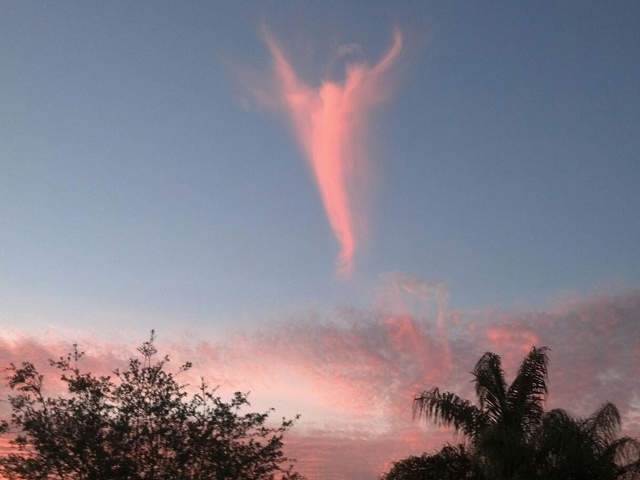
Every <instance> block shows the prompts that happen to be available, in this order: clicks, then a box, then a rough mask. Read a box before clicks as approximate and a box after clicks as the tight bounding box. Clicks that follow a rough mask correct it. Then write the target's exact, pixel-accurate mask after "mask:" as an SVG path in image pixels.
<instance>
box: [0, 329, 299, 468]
mask: <svg viewBox="0 0 640 480" xmlns="http://www.w3.org/2000/svg"><path fill="white" fill-rule="evenodd" d="M138 352H139V353H140V356H139V357H138V358H131V359H130V360H129V362H128V365H127V368H126V369H125V370H122V371H120V370H115V371H114V372H113V375H112V376H96V375H93V374H92V373H86V372H82V371H81V370H80V369H79V367H78V363H79V361H80V360H81V358H82V356H83V353H82V352H80V351H78V350H77V348H76V347H74V351H73V352H71V353H70V354H68V355H67V356H64V357H61V358H59V359H58V360H55V361H51V365H52V366H53V367H55V368H56V369H57V370H58V371H59V372H60V380H61V381H62V382H63V383H64V384H65V386H66V393H65V394H64V395H60V396H54V397H51V396H46V395H45V393H44V376H43V375H42V374H41V373H39V371H38V370H37V369H36V367H35V366H34V365H33V364H31V363H29V362H23V363H22V364H21V365H20V366H16V365H11V368H10V376H9V379H8V380H9V386H10V387H11V389H12V390H13V392H14V393H13V394H12V395H11V396H10V397H9V403H10V406H11V409H12V415H11V419H10V421H8V422H4V424H3V429H4V431H5V435H10V431H15V432H16V433H15V435H10V436H11V440H10V443H11V444H12V446H13V452H12V453H9V454H7V455H5V456H3V457H2V458H0V473H2V475H4V477H5V478H8V479H24V480H32V479H33V480H35V479H39V480H44V479H47V480H50V479H51V480H62V479H67V480H94V479H95V480H108V479H127V480H138V479H145V480H170V479H171V480H214V479H215V480H230V479H246V480H267V479H276V478H281V479H294V478H301V477H299V476H298V475H297V474H296V473H294V472H293V471H292V467H291V465H290V462H289V460H288V459H287V458H286V457H285V456H284V454H283V451H282V448H283V435H284V434H285V432H286V431H287V430H288V429H289V428H290V427H291V426H292V424H293V420H288V419H282V421H281V422H280V423H279V424H277V425H276V426H270V422H269V415H270V413H271V411H267V412H261V413H255V412H245V410H246V408H247V407H248V406H249V402H248V399H247V395H246V394H243V393H235V395H233V397H232V398H231V399H230V400H228V401H224V400H223V399H222V398H220V397H219V396H218V395H216V390H215V389H212V388H210V387H209V386H207V385H206V384H205V383H204V381H203V382H202V384H201V385H200V388H199V389H198V391H197V392H196V393H189V391H188V389H187V386H186V385H183V384H180V383H179V382H178V380H177V378H176V375H178V374H179V373H180V372H184V371H186V370H189V369H190V368H191V364H189V363H187V364H185V365H182V366H181V367H180V368H179V369H178V370H177V372H176V373H172V372H170V371H169V370H168V364H169V358H168V357H166V356H165V357H162V358H160V359H157V351H156V347H155V345H154V334H153V332H152V334H151V338H150V339H149V340H148V341H147V342H144V343H143V344H142V346H141V347H139V349H138Z"/></svg>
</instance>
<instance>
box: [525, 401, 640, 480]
mask: <svg viewBox="0 0 640 480" xmlns="http://www.w3.org/2000/svg"><path fill="white" fill-rule="evenodd" d="M620 426H621V425H620V412H619V411H618V409H617V408H616V406H615V405H614V404H612V403H605V404H604V405H603V406H602V407H600V409H598V410H596V411H595V412H594V413H593V414H592V415H591V416H589V417H586V418H580V417H573V416H571V415H569V414H568V413H567V412H566V411H565V410H562V409H556V410H551V411H549V412H548V413H546V414H545V415H544V417H543V419H542V428H541V430H540V434H539V438H538V440H537V455H536V456H537V459H536V464H537V465H538V468H539V475H540V477H541V478H546V479H548V480H579V479H583V478H589V479H594V480H610V479H621V478H637V477H635V476H634V475H638V474H640V463H639V458H640V443H639V442H638V441H637V440H635V439H633V438H630V437H620V438H618V434H619V432H620Z"/></svg>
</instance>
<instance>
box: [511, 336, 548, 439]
mask: <svg viewBox="0 0 640 480" xmlns="http://www.w3.org/2000/svg"><path fill="white" fill-rule="evenodd" d="M548 351H549V349H548V348H547V347H539V348H538V347H533V348H532V349H531V350H530V351H529V354H528V355H527V356H526V357H525V359H524V360H523V361H522V364H521V365H520V369H519V370H518V375H517V376H516V378H515V380H514V381H513V383H512V384H511V386H510V387H509V390H508V392H507V402H508V404H509V407H510V409H511V411H513V412H514V413H515V415H516V416H518V417H519V419H520V421H521V422H522V426H523V427H524V428H526V429H529V430H531V429H533V428H535V427H536V426H537V424H538V423H539V422H540V419H541V418H542V415H543V413H544V401H545V399H546V396H547V392H548V385H547V381H548V365H549V357H548V355H547V352H548Z"/></svg>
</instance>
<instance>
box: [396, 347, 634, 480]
mask: <svg viewBox="0 0 640 480" xmlns="http://www.w3.org/2000/svg"><path fill="white" fill-rule="evenodd" d="M547 374H548V349H547V348H546V347H542V348H536V347H534V348H532V349H531V351H530V352H529V354H528V355H527V356H526V357H525V359H524V360H523V362H522V364H521V366H520V368H519V370H518V373H517V375H516V378H515V379H514V380H513V382H512V383H511V384H510V385H508V384H507V382H506V380H505V375H504V371H503V369H502V362H501V358H500V356H499V355H496V354H495V353H491V352H487V353H485V354H484V355H483V356H482V357H481V358H480V360H479V361H478V362H477V364H476V366H475V368H474V369H473V372H472V375H473V383H474V387H475V394H476V397H477V402H476V403H475V404H474V403H472V402H471V401H469V400H466V399H463V398H461V397H459V396H458V395H456V394H455V393H451V392H442V391H440V390H439V389H438V388H432V389H431V390H427V391H424V392H422V393H421V394H419V395H418V396H416V398H415V400H414V405H413V408H414V415H416V416H419V417H422V418H425V419H426V420H432V421H435V422H436V423H438V424H442V425H446V426H450V427H453V428H454V429H455V430H456V431H457V432H459V433H462V434H463V435H465V437H467V439H468V440H469V441H470V445H471V449H470V451H469V452H468V453H467V454H468V455H471V459H470V461H472V462H473V463H474V464H475V465H478V466H479V467H480V469H481V472H482V478H486V479H492V480H493V479H496V480H529V479H531V480H543V479H544V480H561V479H562V480H616V479H617V480H623V479H624V480H630V479H634V480H636V479H640V443H639V442H638V441H637V440H634V439H632V438H629V437H621V438H619V437H618V434H619V431H620V414H619V412H618V410H617V408H616V407H615V405H613V404H611V403H607V404H605V405H604V406H602V407H601V408H600V409H599V410H597V411H596V412H595V413H594V414H593V415H591V416H589V417H587V418H578V417H572V416H571V415H569V414H568V413H567V412H566V411H564V410H560V409H557V410H551V411H549V412H546V413H545V410H544V402H545V398H546V395H547V391H548V386H547V378H548V377H547ZM434 457H435V456H422V457H410V458H408V459H406V460H404V461H402V462H399V463H397V464H396V466H398V469H397V470H395V472H396V473H397V472H403V473H402V475H400V474H399V473H397V474H396V476H394V477H391V478H393V480H400V479H403V480H410V479H413V478H423V477H419V476H418V477H414V476H411V475H412V473H408V472H411V471H412V470H411V469H414V470H416V469H417V470H416V471H418V470H419V469H420V468H422V467H420V466H421V465H422V466H424V465H427V464H428V465H431V464H432V463H433V462H434V461H435V460H433V459H434ZM454 463H455V462H454ZM394 468H395V467H394ZM393 471H394V470H393V469H392V471H391V472H393ZM391 472H389V473H391ZM403 475H404V476H403ZM424 478H440V479H447V478H449V477H447V476H446V474H445V473H441V474H440V476H431V477H426V476H425V477H424ZM461 478H464V477H461Z"/></svg>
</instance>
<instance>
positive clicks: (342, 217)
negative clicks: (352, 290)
mask: <svg viewBox="0 0 640 480" xmlns="http://www.w3.org/2000/svg"><path fill="white" fill-rule="evenodd" d="M265 41H266V43H267V46H268V47H269V51H270V52H271V55H272V57H273V62H274V73H275V78H276V84H277V90H278V97H279V98H280V101H281V103H282V105H283V106H284V108H285V109H286V111H287V113H288V115H289V118H290V120H291V122H292V124H293V127H294V131H295V134H296V137H297V140H298V142H299V143H300V145H301V146H302V148H303V150H304V152H305V154H306V156H307V158H308V160H309V163H310V166H311V170H312V172H313V175H314V178H315V181H316V184H317V186H318V189H319V191H320V196H321V198H322V203H323V205H324V209H325V212H326V215H327V218H328V220H329V224H330V225H331V228H332V230H333V233H334V235H335V237H336V238H337V240H338V243H339V244H340V254H339V259H338V270H339V272H340V273H342V274H345V275H346V274H349V273H350V272H351V270H352V268H353V259H354V254H355V252H356V246H357V232H356V221H355V218H354V217H355V215H356V212H355V207H354V199H353V189H352V188H351V187H352V185H351V183H350V182H351V180H352V179H353V177H354V176H358V175H362V174H363V173H364V172H363V170H364V169H366V168H367V165H366V158H357V157H358V156H359V152H362V145H359V144H358V140H359V139H361V138H362V136H361V134H362V130H363V128H364V127H365V124H366V120H367V116H368V115H369V112H370V109H371V107H373V106H374V105H376V104H378V103H380V102H381V101H382V100H383V99H384V98H385V97H386V93H387V92H386V89H385V88H384V79H385V76H386V74H387V73H388V71H389V69H390V68H391V67H392V65H393V64H394V62H395V61H396V59H397V58H398V56H399V55H400V52H401V50H402V34H401V33H400V31H399V30H396V31H395V32H394V34H393V42H392V44H391V47H390V48H389V49H388V51H387V52H386V53H385V54H384V55H383V57H382V58H381V59H380V61H379V62H378V63H376V64H375V65H373V66H369V65H367V64H365V63H349V64H348V65H347V67H346V74H345V78H344V81H343V82H334V81H330V80H323V81H322V82H321V84H320V85H319V86H318V87H316V88H314V87H312V86H309V85H307V84H306V83H305V82H303V81H302V80H301V79H300V77H299V75H298V74H297V73H296V71H295V70H294V68H293V66H292V65H291V63H290V62H289V60H288V59H287V57H286V55H285V53H284V51H283V50H282V48H281V46H280V45H279V44H278V42H277V40H276V39H275V37H274V36H273V35H272V34H271V33H269V32H266V33H265ZM355 48H356V47H354V46H353V45H349V46H348V47H347V48H346V49H345V48H343V49H341V51H340V52H339V54H340V55H345V54H347V53H351V52H353V51H354V50H355ZM357 48H359V47H357Z"/></svg>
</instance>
